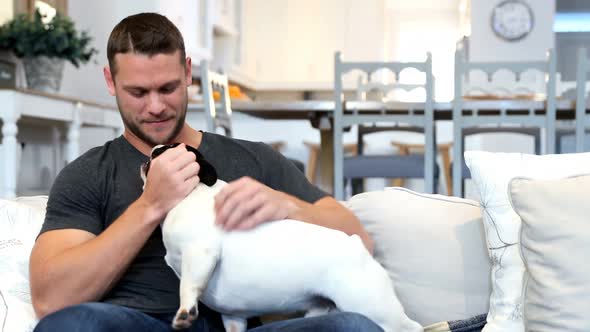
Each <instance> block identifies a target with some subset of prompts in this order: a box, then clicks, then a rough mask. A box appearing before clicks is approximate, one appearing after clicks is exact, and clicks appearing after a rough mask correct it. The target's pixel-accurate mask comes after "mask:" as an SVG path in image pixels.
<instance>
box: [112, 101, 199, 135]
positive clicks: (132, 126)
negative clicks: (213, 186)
mask: <svg viewBox="0 0 590 332" xmlns="http://www.w3.org/2000/svg"><path fill="white" fill-rule="evenodd" d="M116 100H117V106H118V107H119V112H120V113H121V119H122V120H123V123H124V124H125V128H127V130H129V131H130V132H131V133H133V135H135V136H136V137H137V138H139V139H140V140H142V141H144V142H145V143H147V144H149V145H151V146H156V145H158V144H168V143H173V142H170V141H171V140H172V139H174V138H175V137H176V136H178V134H179V133H180V131H181V130H182V127H183V126H184V121H185V119H186V112H187V109H188V96H187V97H185V102H184V110H182V112H180V113H177V115H180V116H179V117H176V124H175V125H174V129H173V130H172V132H170V135H168V136H167V137H165V138H164V139H162V140H156V139H154V138H153V137H150V136H149V135H148V134H146V133H145V132H143V131H142V130H141V129H140V127H139V125H137V124H136V123H135V122H133V121H131V120H129V119H127V118H126V116H125V114H126V113H125V112H123V111H122V108H121V104H120V103H119V98H118V97H117V98H116Z"/></svg>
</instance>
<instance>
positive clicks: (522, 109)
mask: <svg viewBox="0 0 590 332" xmlns="http://www.w3.org/2000/svg"><path fill="white" fill-rule="evenodd" d="M555 68H556V61H555V57H554V56H553V50H549V51H548V56H547V59H546V60H545V61H543V60H540V61H499V62H470V61H467V60H466V59H465V53H464V49H463V48H461V47H458V48H457V50H456V52H455V84H454V88H455V97H454V99H453V142H454V148H453V167H452V168H453V188H454V189H455V188H456V189H455V190H454V195H456V196H463V183H462V181H463V179H465V178H466V176H465V174H464V173H465V172H464V171H465V165H464V161H463V152H464V139H465V136H466V134H469V135H474V134H477V133H478V132H481V133H491V132H498V133H501V132H504V133H506V132H509V133H521V134H524V135H528V136H532V137H533V138H534V139H535V150H536V151H535V152H536V153H540V150H541V149H540V146H539V145H540V141H539V137H540V131H541V129H545V138H546V145H545V152H546V153H554V152H555V121H556V117H555V113H556V103H555V86H556V83H555V79H556V72H555V70H556V69H555ZM499 71H508V72H511V73H512V75H513V77H514V81H513V82H499V83H497V82H494V79H493V78H494V77H493V76H494V74H495V73H498V72H499ZM529 71H532V72H535V71H536V72H537V74H538V75H537V77H540V78H541V79H540V80H537V82H538V83H539V84H540V85H541V88H542V89H543V91H542V92H544V97H543V98H542V99H539V94H538V91H530V90H528V88H527V86H530V83H525V84H523V83H522V79H521V78H522V76H523V74H524V73H525V72H529ZM474 72H477V73H480V74H482V73H483V75H484V77H485V78H484V79H483V80H482V81H480V82H473V81H472V74H473V73H474ZM545 77H547V81H546V82H545ZM478 84H479V85H484V86H485V84H488V87H489V86H491V88H486V87H481V86H480V87H478V86H477V85H478ZM494 87H496V88H500V89H501V91H497V90H494ZM510 89H514V90H515V91H510ZM474 91H478V92H483V93H480V94H478V95H475V96H471V95H469V94H470V93H471V92H474ZM490 99H502V100H504V101H503V103H502V108H501V109H497V100H495V102H494V103H489V101H490ZM500 124H502V126H500ZM468 128H469V129H468ZM466 130H467V132H466Z"/></svg>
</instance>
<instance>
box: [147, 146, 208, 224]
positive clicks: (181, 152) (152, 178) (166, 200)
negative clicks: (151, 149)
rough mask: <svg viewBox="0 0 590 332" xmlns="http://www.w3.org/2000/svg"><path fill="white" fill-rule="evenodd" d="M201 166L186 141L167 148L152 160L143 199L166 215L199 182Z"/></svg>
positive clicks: (160, 215)
mask: <svg viewBox="0 0 590 332" xmlns="http://www.w3.org/2000/svg"><path fill="white" fill-rule="evenodd" d="M199 168H200V166H199V164H198V163H197V161H196V158H195V155H194V154H193V153H192V152H189V151H187V149H186V146H185V145H184V144H180V145H178V146H177V147H175V148H172V149H168V150H166V151H165V152H164V153H162V154H161V155H160V156H158V157H157V158H155V159H154V160H152V161H151V162H150V169H149V172H148V174H147V180H146V183H145V187H144V191H143V194H142V195H141V197H140V199H141V200H143V201H144V202H145V203H146V204H147V205H148V206H149V207H150V208H152V209H153V210H154V211H155V213H156V214H157V217H159V218H158V219H161V218H163V217H164V216H165V215H166V214H167V213H168V212H169V211H170V210H171V209H172V208H174V206H176V204H178V203H179V202H180V201H181V200H183V199H184V198H185V197H186V196H187V195H188V194H190V193H191V191H193V190H194V189H195V187H196V186H197V185H198V184H199V176H198V174H199Z"/></svg>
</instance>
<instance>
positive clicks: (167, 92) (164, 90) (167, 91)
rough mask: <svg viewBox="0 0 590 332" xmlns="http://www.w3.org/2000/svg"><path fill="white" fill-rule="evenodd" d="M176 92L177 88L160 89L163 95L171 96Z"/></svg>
mask: <svg viewBox="0 0 590 332" xmlns="http://www.w3.org/2000/svg"><path fill="white" fill-rule="evenodd" d="M175 90H176V87H164V88H161V89H160V92H161V93H163V94H170V93H172V92H174V91H175Z"/></svg>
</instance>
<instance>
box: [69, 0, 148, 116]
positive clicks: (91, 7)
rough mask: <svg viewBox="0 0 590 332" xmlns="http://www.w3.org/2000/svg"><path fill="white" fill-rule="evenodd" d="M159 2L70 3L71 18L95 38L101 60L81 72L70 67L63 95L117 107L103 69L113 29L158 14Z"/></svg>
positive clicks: (79, 27)
mask: <svg viewBox="0 0 590 332" xmlns="http://www.w3.org/2000/svg"><path fill="white" fill-rule="evenodd" d="M157 6H158V1H157V0H141V1H133V2H131V1H117V0H101V1H68V15H69V16H70V17H71V18H72V19H73V20H74V22H75V24H76V27H77V28H78V29H79V30H87V31H89V33H90V35H91V36H92V38H93V40H92V44H93V45H94V47H95V48H96V49H98V51H99V53H98V56H96V57H95V59H94V60H91V61H90V62H88V63H87V64H85V65H82V66H80V68H75V67H74V66H73V65H71V64H69V63H68V64H67V65H66V69H65V70H64V77H63V81H62V87H61V93H62V94H64V95H67V96H73V97H79V98H82V99H85V100H93V101H97V102H101V103H106V104H112V105H115V101H114V98H113V97H111V96H110V95H109V94H108V91H107V88H106V84H105V81H104V78H103V73H102V69H103V67H104V66H105V65H106V64H107V63H108V61H107V54H106V46H107V40H108V38H109V34H110V33H111V30H112V29H113V27H114V26H115V25H116V24H117V23H119V21H121V20H122V19H123V18H125V17H126V16H128V15H131V14H137V13H141V12H144V11H154V10H156V9H157V8H158V7H157Z"/></svg>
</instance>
